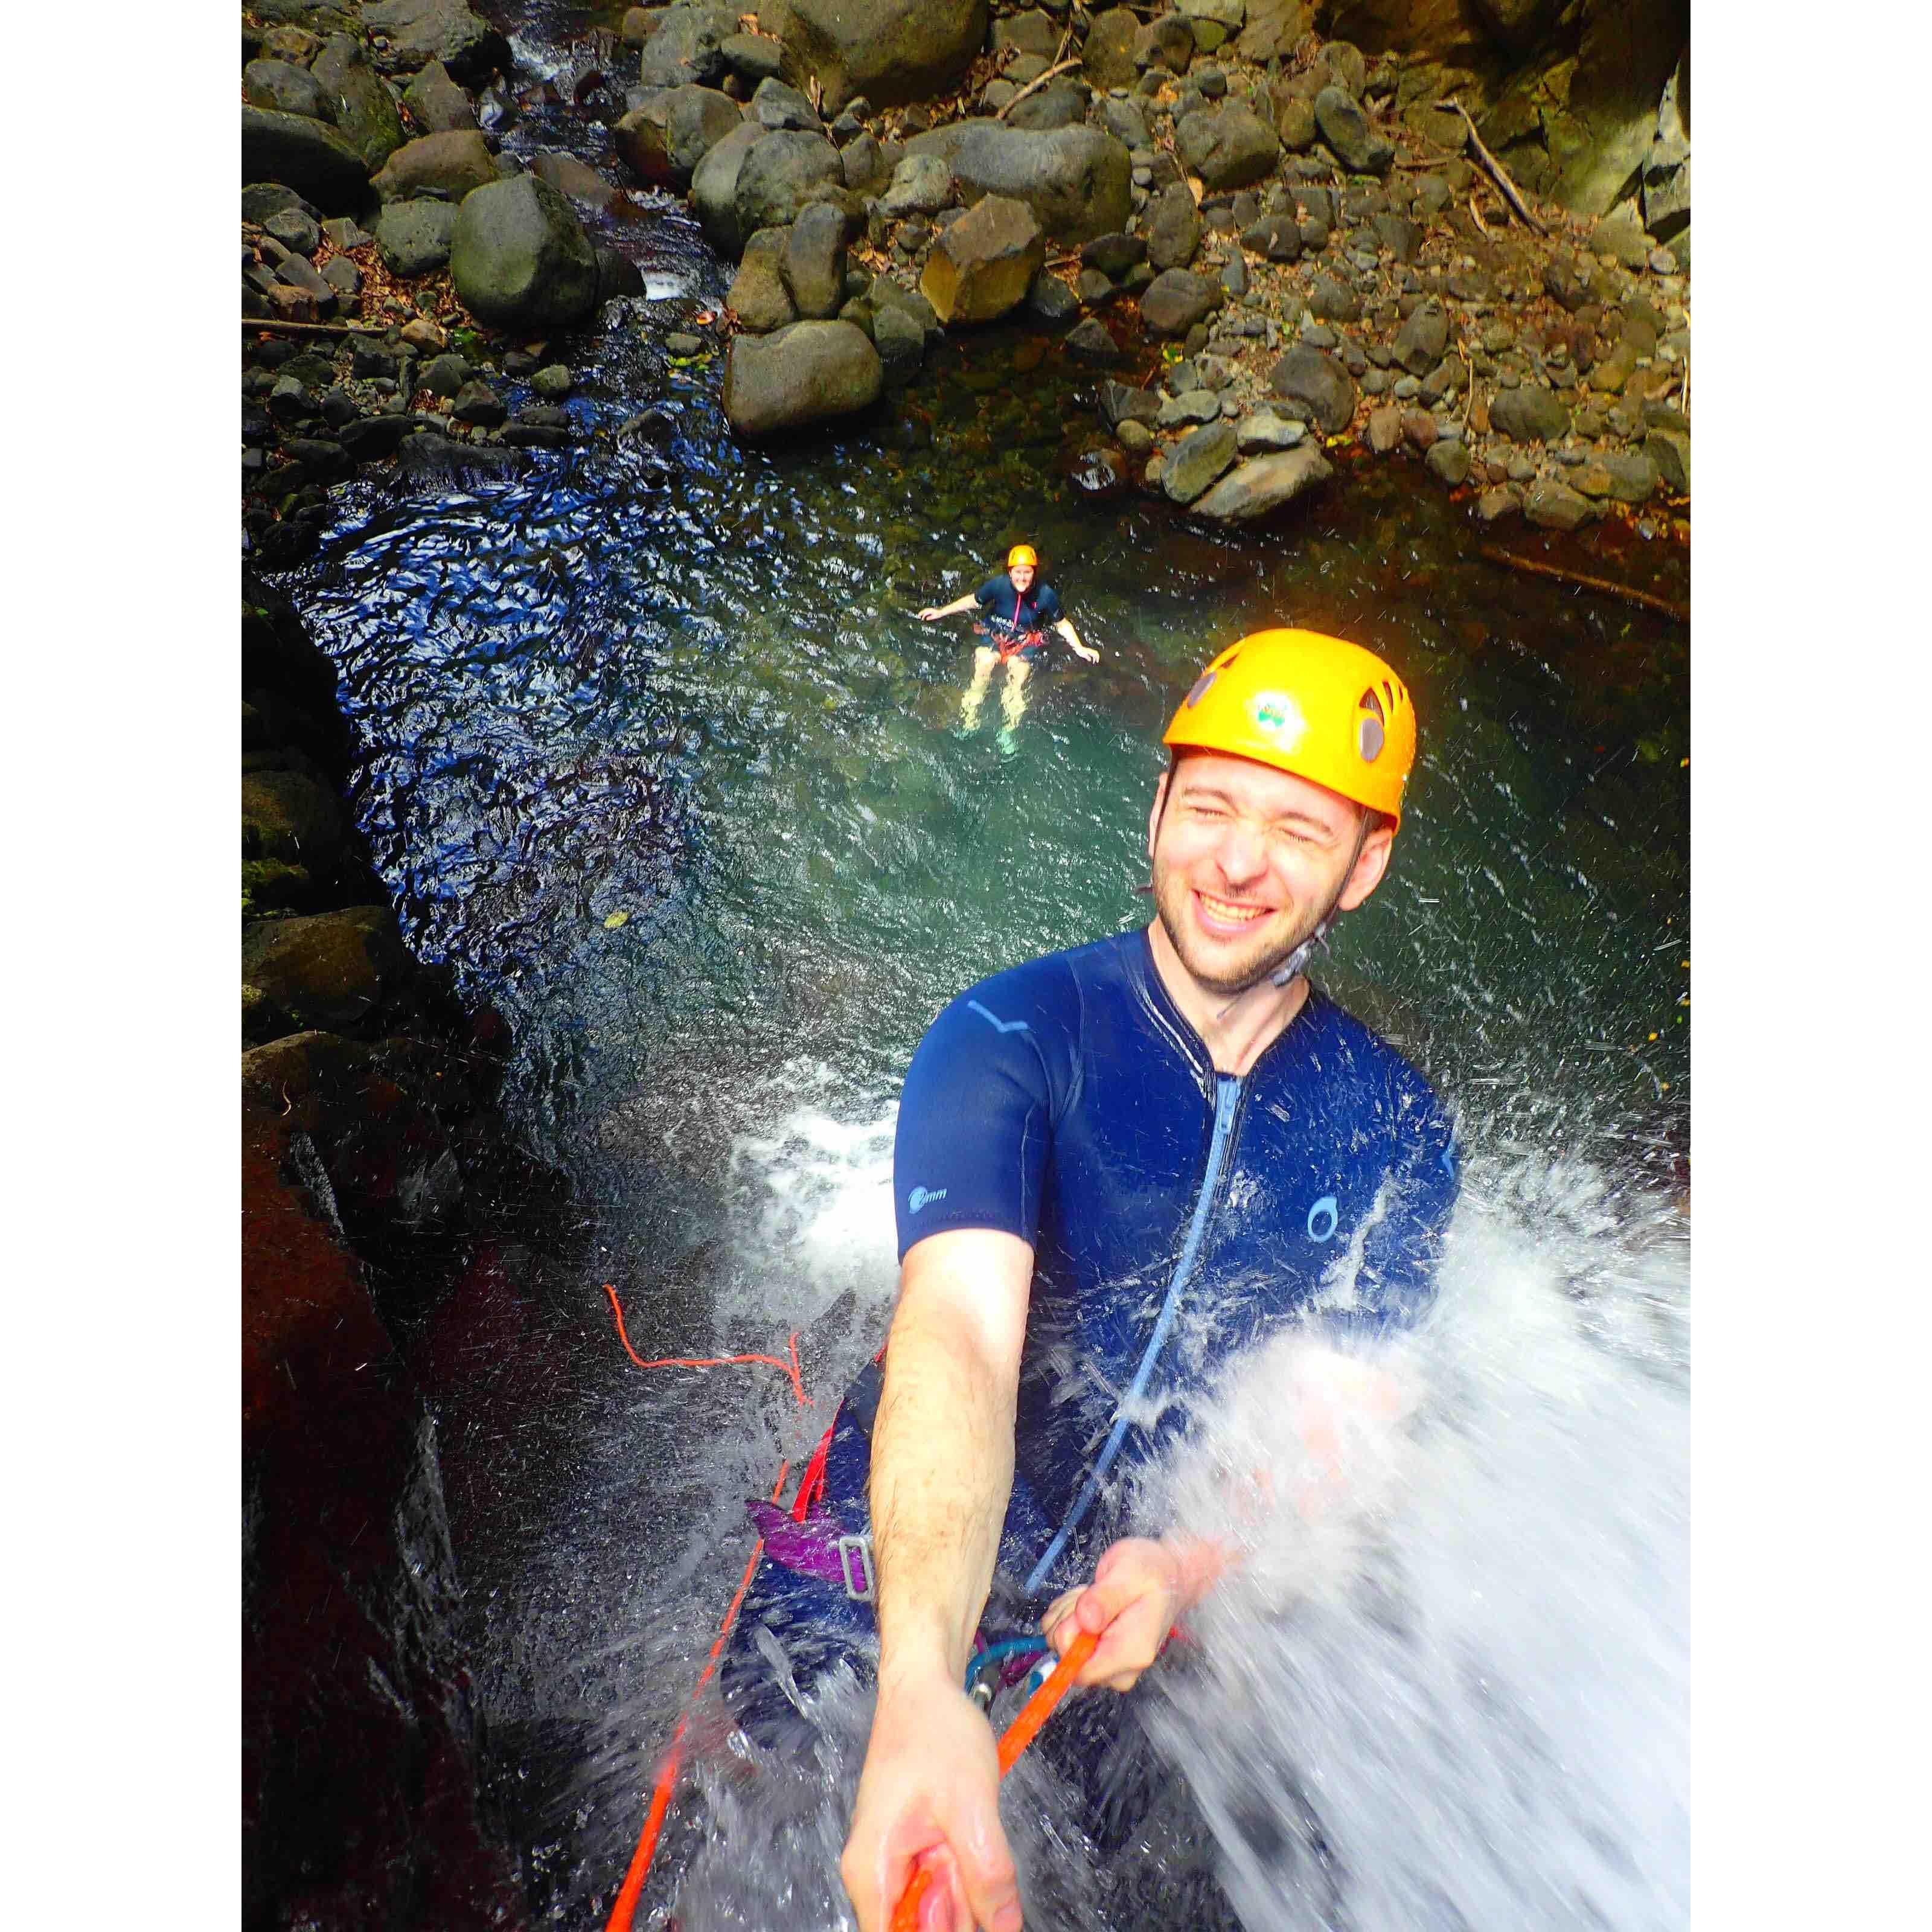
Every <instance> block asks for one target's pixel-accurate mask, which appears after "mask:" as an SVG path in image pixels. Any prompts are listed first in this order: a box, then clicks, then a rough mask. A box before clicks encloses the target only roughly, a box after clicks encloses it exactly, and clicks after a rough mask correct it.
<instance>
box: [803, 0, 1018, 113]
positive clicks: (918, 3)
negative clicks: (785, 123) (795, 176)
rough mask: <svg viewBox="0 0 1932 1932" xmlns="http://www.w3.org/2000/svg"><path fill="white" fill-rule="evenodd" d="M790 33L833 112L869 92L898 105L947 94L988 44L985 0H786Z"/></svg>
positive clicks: (884, 103) (879, 102)
mask: <svg viewBox="0 0 1932 1932" xmlns="http://www.w3.org/2000/svg"><path fill="white" fill-rule="evenodd" d="M987 11H988V9H987V4H986V0H787V4H786V5H785V7H784V15H785V19H784V26H783V29H782V33H783V38H784V43H785V44H786V46H788V47H789V48H790V49H792V51H793V52H794V53H796V55H798V56H799V61H800V63H801V65H802V66H803V67H804V68H805V70H806V71H807V72H808V73H810V74H814V75H816V76H817V79H818V81H819V83H820V86H822V87H823V89H824V95H823V101H822V106H823V109H824V111H825V112H826V113H828V114H836V113H838V110H839V109H840V108H841V107H844V105H845V104H846V103H847V101H850V100H852V99H853V98H854V97H855V96H856V95H864V96H865V98H866V99H867V100H868V101H870V102H871V104H872V105H873V106H874V107H899V106H902V105H903V104H904V103H906V102H907V101H923V100H925V99H926V98H929V96H932V95H938V94H944V93H946V92H948V91H949V90H950V89H951V88H952V86H953V84H954V83H955V82H956V81H957V80H959V78H960V77H962V75H963V74H965V71H966V70H967V68H969V67H970V66H971V65H972V64H973V59H974V55H977V53H978V52H980V49H981V48H982V47H983V46H985V45H986V17H987Z"/></svg>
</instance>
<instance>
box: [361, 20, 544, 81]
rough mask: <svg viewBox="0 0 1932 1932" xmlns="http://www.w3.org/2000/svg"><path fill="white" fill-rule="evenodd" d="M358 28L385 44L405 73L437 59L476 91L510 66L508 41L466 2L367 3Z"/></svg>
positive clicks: (390, 54) (391, 56) (458, 78)
mask: <svg viewBox="0 0 1932 1932" xmlns="http://www.w3.org/2000/svg"><path fill="white" fill-rule="evenodd" d="M362 24H363V26H365V27H366V28H368V30H369V31H371V33H372V34H381V35H382V36H383V38H384V39H385V40H387V41H388V42H389V56H390V58H392V60H393V61H394V62H395V63H396V65H398V67H400V68H403V69H404V71H407V70H408V69H410V68H416V67H421V66H423V65H425V63H427V62H430V61H440V62H442V63H443V65H444V66H445V67H446V68H448V69H449V72H450V73H451V74H452V75H454V76H455V78H456V79H457V80H460V81H461V82H462V83H463V84H464V85H465V86H469V87H480V86H482V84H483V83H484V81H486V80H488V79H489V78H490V76H491V75H492V74H499V73H503V72H506V71H508V68H509V65H510V43H509V42H508V40H505V39H504V37H503V36H502V34H499V32H497V31H496V28H494V27H493V26H490V23H489V22H488V21H487V20H484V19H483V18H482V17H481V16H480V15H478V14H475V13H472V12H471V11H470V10H469V8H468V7H466V6H465V5H463V0H375V4H368V0H365V5H364V7H363V8H362Z"/></svg>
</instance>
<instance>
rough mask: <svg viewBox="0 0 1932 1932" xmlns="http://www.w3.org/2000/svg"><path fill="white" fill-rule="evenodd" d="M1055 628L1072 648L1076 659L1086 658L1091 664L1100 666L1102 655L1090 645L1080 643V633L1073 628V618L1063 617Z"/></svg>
mask: <svg viewBox="0 0 1932 1932" xmlns="http://www.w3.org/2000/svg"><path fill="white" fill-rule="evenodd" d="M1053 628H1055V630H1056V631H1058V632H1059V633H1060V634H1061V636H1062V637H1064V638H1065V639H1066V640H1067V643H1068V644H1069V645H1070V646H1072V648H1073V654H1074V655H1075V656H1076V657H1081V658H1085V659H1086V660H1087V661H1088V663H1089V664H1098V663H1099V662H1100V652H1098V651H1097V650H1095V649H1093V647H1092V646H1091V645H1088V644H1083V643H1082V642H1081V641H1080V633H1079V631H1076V629H1075V628H1073V619H1072V618H1071V617H1062V618H1061V619H1060V620H1059V622H1057V623H1056V624H1055V625H1054V627H1053Z"/></svg>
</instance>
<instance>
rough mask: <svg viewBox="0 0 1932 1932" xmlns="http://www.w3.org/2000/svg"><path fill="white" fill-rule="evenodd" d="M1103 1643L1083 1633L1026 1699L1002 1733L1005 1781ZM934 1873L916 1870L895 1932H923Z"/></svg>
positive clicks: (897, 1914)
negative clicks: (923, 1904) (922, 1905)
mask: <svg viewBox="0 0 1932 1932" xmlns="http://www.w3.org/2000/svg"><path fill="white" fill-rule="evenodd" d="M1099 1642H1100V1633H1099V1632H1098V1631H1082V1632H1081V1633H1080V1634H1079V1636H1078V1637H1076V1638H1075V1639H1074V1640H1073V1643H1072V1644H1071V1645H1070V1646H1068V1649H1067V1655H1065V1656H1064V1657H1063V1658H1061V1660H1060V1661H1059V1662H1058V1664H1055V1666H1054V1667H1053V1675H1052V1676H1051V1677H1049V1679H1047V1680H1046V1682H1045V1683H1044V1684H1043V1685H1041V1686H1040V1688H1039V1689H1038V1690H1037V1691H1035V1692H1034V1694H1033V1695H1032V1696H1031V1697H1029V1698H1028V1700H1026V1703H1025V1704H1024V1705H1023V1706H1022V1707H1021V1710H1020V1714H1019V1716H1018V1717H1017V1718H1015V1719H1014V1720H1013V1722H1012V1723H1011V1724H1009V1725H1008V1726H1007V1728H1006V1730H1004V1732H1003V1733H1001V1738H1000V1775H1001V1777H1002V1778H1004V1777H1005V1776H1006V1775H1007V1772H1010V1771H1011V1770H1012V1769H1013V1766H1015V1765H1016V1764H1017V1763H1019V1755H1020V1753H1021V1752H1022V1751H1025V1749H1026V1748H1027V1746H1028V1745H1030V1744H1031V1743H1032V1742H1033V1741H1034V1739H1035V1738H1037V1736H1039V1735H1040V1727H1041V1726H1042V1725H1043V1724H1045V1723H1046V1721H1047V1719H1048V1718H1050V1717H1052V1715H1053V1714H1054V1712H1055V1711H1056V1710H1057V1709H1058V1708H1059V1705H1060V1700H1061V1698H1063V1697H1065V1696H1066V1695H1067V1692H1068V1691H1070V1690H1071V1689H1072V1688H1073V1680H1074V1679H1075V1678H1076V1677H1077V1676H1079V1674H1080V1673H1081V1672H1082V1670H1084V1669H1085V1667H1086V1664H1087V1660H1088V1658H1090V1657H1091V1656H1092V1655H1094V1646H1095V1645H1096V1644H1097V1643H1099ZM932 1873H933V1867H932V1865H930V1864H922V1865H919V1866H916V1867H914V1869H913V1875H912V1877H911V1879H910V1881H909V1882H907V1885H906V1888H905V1890H904V1891H902V1892H901V1893H900V1894H899V1902H898V1905H897V1906H895V1908H894V1909H893V1912H892V1932H919V1902H920V1900H922V1899H923V1898H924V1897H926V1892H927V1891H928V1889H929V1888H930V1886H931V1885H932Z"/></svg>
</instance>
